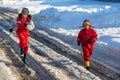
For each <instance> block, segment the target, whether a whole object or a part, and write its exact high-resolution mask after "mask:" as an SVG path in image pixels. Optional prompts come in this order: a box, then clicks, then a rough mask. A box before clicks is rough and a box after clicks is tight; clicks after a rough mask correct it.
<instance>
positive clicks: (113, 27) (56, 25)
mask: <svg viewBox="0 0 120 80" xmlns="http://www.w3.org/2000/svg"><path fill="white" fill-rule="evenodd" d="M0 6H1V7H10V8H13V9H18V12H20V10H21V9H22V8H23V7H27V8H29V10H30V13H31V14H32V15H33V20H34V23H35V25H36V29H35V31H36V32H38V35H39V34H43V35H46V36H47V37H49V38H51V39H53V40H56V41H58V42H60V43H61V44H63V45H65V46H67V47H69V48H70V49H73V50H74V51H76V52H79V53H80V52H81V51H80V50H81V48H80V47H78V46H77V44H76V38H77V35H78V32H79V30H80V29H82V28H81V27H80V26H81V24H82V21H83V20H84V19H89V20H91V23H92V25H93V26H95V28H94V29H95V30H96V31H97V33H98V35H99V39H98V41H97V43H96V44H95V49H94V54H93V57H92V60H94V61H97V62H98V63H100V64H102V65H104V66H107V67H108V68H109V69H112V70H113V71H115V72H117V73H120V62H119V61H120V3H111V2H98V1H91V0H89V1H87V0H86V1H80V0H39V1H38V0H36V1H30V2H26V3H23V2H17V3H15V4H14V5H13V4H12V3H10V4H7V5H0ZM42 30H43V31H42ZM44 31H45V32H47V33H45V32H44ZM49 35H50V36H49ZM59 46H60V45H59ZM73 54H75V53H73ZM75 55H76V54H75ZM77 55H80V54H77ZM118 80H119V79H118Z"/></svg>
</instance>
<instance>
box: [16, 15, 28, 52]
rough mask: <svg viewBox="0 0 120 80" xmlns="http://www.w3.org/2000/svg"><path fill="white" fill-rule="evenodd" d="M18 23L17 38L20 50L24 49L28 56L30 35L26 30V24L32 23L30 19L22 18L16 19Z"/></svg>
mask: <svg viewBox="0 0 120 80" xmlns="http://www.w3.org/2000/svg"><path fill="white" fill-rule="evenodd" d="M16 23H17V26H18V29H17V31H16V33H17V36H18V38H19V40H20V42H19V46H20V48H23V49H24V54H27V53H28V38H29V36H30V33H29V31H28V30H27V29H26V27H25V26H24V24H25V23H30V18H29V17H26V18H23V17H22V16H21V17H18V18H17V19H16Z"/></svg>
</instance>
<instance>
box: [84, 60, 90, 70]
mask: <svg viewBox="0 0 120 80" xmlns="http://www.w3.org/2000/svg"><path fill="white" fill-rule="evenodd" d="M85 66H86V69H87V70H89V68H90V61H85Z"/></svg>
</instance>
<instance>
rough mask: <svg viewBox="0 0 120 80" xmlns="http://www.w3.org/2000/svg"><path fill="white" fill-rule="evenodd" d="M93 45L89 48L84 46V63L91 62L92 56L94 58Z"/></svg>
mask: <svg viewBox="0 0 120 80" xmlns="http://www.w3.org/2000/svg"><path fill="white" fill-rule="evenodd" d="M93 47H94V46H93V45H91V46H89V47H88V46H87V47H85V46H82V49H83V53H84V54H83V56H84V61H90V58H91V56H92V52H93Z"/></svg>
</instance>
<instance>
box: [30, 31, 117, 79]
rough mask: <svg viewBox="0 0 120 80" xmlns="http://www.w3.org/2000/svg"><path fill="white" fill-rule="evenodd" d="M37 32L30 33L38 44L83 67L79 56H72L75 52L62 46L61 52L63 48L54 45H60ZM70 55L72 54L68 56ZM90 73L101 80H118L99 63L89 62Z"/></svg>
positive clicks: (115, 75) (114, 74)
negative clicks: (40, 43)
mask: <svg viewBox="0 0 120 80" xmlns="http://www.w3.org/2000/svg"><path fill="white" fill-rule="evenodd" d="M39 32H40V31H39ZM39 32H32V33H31V35H32V38H34V39H36V40H38V41H39V42H42V43H43V44H45V45H47V46H48V47H50V48H52V49H53V50H55V51H56V52H58V53H59V54H62V55H63V56H66V57H68V58H69V59H71V60H73V61H74V62H76V63H77V64H79V65H82V66H84V64H83V61H82V59H81V58H80V56H78V55H74V53H77V52H75V51H72V50H71V51H67V50H69V48H68V47H65V46H64V50H62V49H63V47H62V48H60V47H59V46H57V45H56V44H58V45H59V44H60V43H59V42H57V41H55V40H54V39H53V38H51V37H50V35H48V34H47V33H46V34H47V35H45V34H44V33H43V34H42V32H44V31H41V33H39ZM52 37H53V36H52ZM65 48H68V49H67V50H65ZM70 53H72V54H70ZM78 54H79V53H78ZM104 70H105V71H104ZM90 72H92V73H93V74H95V75H96V76H99V77H100V78H101V79H102V80H117V79H119V74H117V73H114V72H112V71H111V70H109V69H107V67H105V66H104V65H101V64H100V63H98V62H97V61H95V60H92V61H91V68H90ZM111 72H112V74H111Z"/></svg>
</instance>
